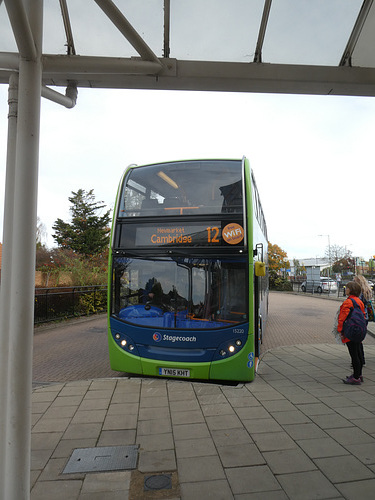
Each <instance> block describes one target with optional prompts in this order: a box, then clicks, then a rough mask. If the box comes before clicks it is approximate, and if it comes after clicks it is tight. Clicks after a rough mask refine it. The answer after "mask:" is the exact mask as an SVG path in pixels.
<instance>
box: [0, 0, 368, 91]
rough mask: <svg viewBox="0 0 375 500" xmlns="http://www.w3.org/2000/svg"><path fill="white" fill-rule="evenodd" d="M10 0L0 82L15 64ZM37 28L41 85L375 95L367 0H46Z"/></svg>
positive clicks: (1, 12)
mask: <svg viewBox="0 0 375 500" xmlns="http://www.w3.org/2000/svg"><path fill="white" fill-rule="evenodd" d="M13 2H14V4H17V5H18V7H19V8H18V12H17V7H16V12H17V15H20V16H21V14H22V7H23V2H22V0H13ZM9 4H10V2H9V1H7V0H5V1H4V2H2V1H1V0H0V83H8V81H9V75H10V73H11V72H12V71H15V70H17V67H18V50H19V47H17V43H16V38H17V37H16V36H15V35H14V34H13V32H14V29H15V27H14V19H13V20H12V23H11V22H10V21H9V17H11V16H10V15H9V17H8V12H7V7H8V8H9ZM43 32H44V38H43V83H44V84H45V85H50V86H67V84H68V82H72V81H73V82H75V84H76V85H77V86H78V87H95V88H145V89H147V88H148V89H186V90H221V91H241V92H274V93H278V92H283V93H298V94H301V93H307V94H340V95H375V50H374V44H375V4H374V3H373V0H364V1H363V0H298V2H296V1H295V0H277V1H276V0H275V1H272V0H142V1H139V0H85V2H78V1H77V0H48V1H47V0H46V1H45V2H44V30H43Z"/></svg>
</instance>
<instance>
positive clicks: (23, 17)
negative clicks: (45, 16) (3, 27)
mask: <svg viewBox="0 0 375 500" xmlns="http://www.w3.org/2000/svg"><path fill="white" fill-rule="evenodd" d="M5 7H6V9H7V12H8V16H9V20H10V23H11V25H12V30H13V34H14V36H15V39H16V43H17V47H18V50H19V53H20V56H21V57H23V58H24V59H26V60H28V61H35V60H36V57H37V52H36V48H35V42H34V37H33V34H32V31H31V27H30V23H29V20H28V17H27V12H26V9H25V6H24V3H23V1H22V0H5Z"/></svg>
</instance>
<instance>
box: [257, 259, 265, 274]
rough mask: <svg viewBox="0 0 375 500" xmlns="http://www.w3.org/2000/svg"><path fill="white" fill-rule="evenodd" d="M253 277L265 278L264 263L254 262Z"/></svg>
mask: <svg viewBox="0 0 375 500" xmlns="http://www.w3.org/2000/svg"><path fill="white" fill-rule="evenodd" d="M254 268H255V276H265V275H266V264H265V263H264V262H259V261H257V262H255V264H254Z"/></svg>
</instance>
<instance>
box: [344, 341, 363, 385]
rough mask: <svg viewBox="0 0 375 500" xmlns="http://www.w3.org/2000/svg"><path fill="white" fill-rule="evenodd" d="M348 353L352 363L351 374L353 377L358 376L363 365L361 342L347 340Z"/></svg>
mask: <svg viewBox="0 0 375 500" xmlns="http://www.w3.org/2000/svg"><path fill="white" fill-rule="evenodd" d="M346 345H347V346H348V350H349V354H350V357H351V359H352V365H353V372H354V373H353V376H354V378H359V377H360V376H361V375H362V366H363V350H362V347H361V346H362V342H352V341H350V342H347V343H346Z"/></svg>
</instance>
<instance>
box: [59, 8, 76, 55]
mask: <svg viewBox="0 0 375 500" xmlns="http://www.w3.org/2000/svg"><path fill="white" fill-rule="evenodd" d="M60 9H61V15H62V18H63V22H64V28H65V34H66V45H67V47H68V55H69V56H70V55H73V56H74V55H75V53H76V49H75V47H74V40H73V32H72V26H71V24H70V18H69V11H68V5H67V3H66V0H60Z"/></svg>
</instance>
